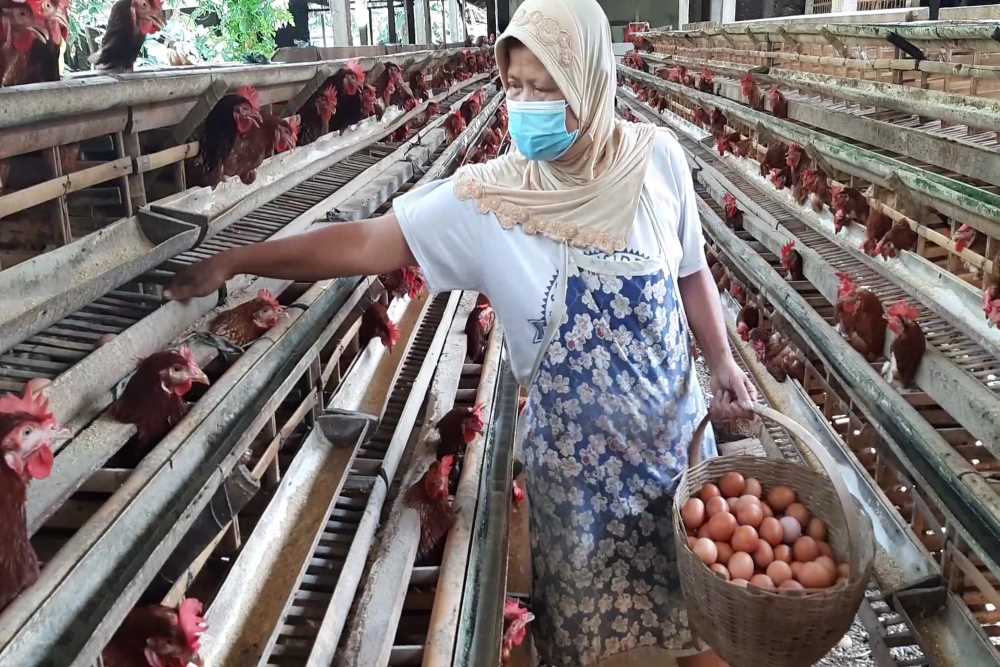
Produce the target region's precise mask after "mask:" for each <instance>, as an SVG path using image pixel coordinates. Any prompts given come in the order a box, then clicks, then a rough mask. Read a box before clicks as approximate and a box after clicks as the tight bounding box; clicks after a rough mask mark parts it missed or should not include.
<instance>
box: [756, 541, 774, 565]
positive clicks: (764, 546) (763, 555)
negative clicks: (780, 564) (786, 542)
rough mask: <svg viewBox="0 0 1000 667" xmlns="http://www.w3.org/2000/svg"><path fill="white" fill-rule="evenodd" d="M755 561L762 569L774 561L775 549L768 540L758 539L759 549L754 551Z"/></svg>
mask: <svg viewBox="0 0 1000 667" xmlns="http://www.w3.org/2000/svg"><path fill="white" fill-rule="evenodd" d="M753 562H755V563H757V567H759V568H760V569H762V570H765V569H767V566H768V565H770V564H771V563H773V562H774V549H772V548H771V545H770V544H768V543H767V541H766V540H757V551H754V552H753Z"/></svg>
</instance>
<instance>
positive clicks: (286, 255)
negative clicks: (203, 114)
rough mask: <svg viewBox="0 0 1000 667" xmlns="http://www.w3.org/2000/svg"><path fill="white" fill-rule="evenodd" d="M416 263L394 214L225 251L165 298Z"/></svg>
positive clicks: (182, 274)
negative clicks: (236, 284) (246, 282)
mask: <svg viewBox="0 0 1000 667" xmlns="http://www.w3.org/2000/svg"><path fill="white" fill-rule="evenodd" d="M413 264H416V260H414V258H413V253H411V252H410V247H409V246H408V245H407V243H406V239H405V238H404V237H403V232H402V230H400V228H399V221H398V220H396V216H395V214H393V213H389V214H387V215H383V216H382V217H380V218H374V219H372V220H365V221H362V222H346V223H338V224H331V225H328V226H325V227H323V228H322V229H317V230H314V231H310V232H305V233H304V234H297V235H295V236H289V237H287V238H283V239H279V240H276V241H265V242H263V243H254V244H252V245H248V246H243V247H240V248H232V249H230V250H225V251H223V252H221V253H219V254H217V255H215V256H214V257H210V258H208V259H205V260H202V261H200V262H198V263H197V264H193V265H191V266H189V267H187V268H185V269H182V270H181V271H179V272H178V273H177V275H176V276H174V279H173V280H172V281H171V282H170V284H169V285H168V286H167V289H166V291H165V293H164V295H165V296H166V297H167V298H168V299H177V300H179V301H186V300H187V299H190V298H193V297H198V296H206V295H208V294H211V293H212V292H214V291H216V290H217V289H219V288H220V287H221V286H222V285H223V284H224V283H225V282H226V280H228V279H229V278H232V277H233V276H235V275H238V274H241V273H248V274H251V275H255V276H262V277H264V278H279V279H284V280H296V281H303V282H312V281H316V280H325V279H328V278H339V277H341V276H359V275H374V274H379V273H388V272H389V271H395V270H396V269H398V268H400V267H401V266H405V265H413Z"/></svg>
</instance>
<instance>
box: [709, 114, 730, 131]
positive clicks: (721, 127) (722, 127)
mask: <svg viewBox="0 0 1000 667" xmlns="http://www.w3.org/2000/svg"><path fill="white" fill-rule="evenodd" d="M728 122H729V121H728V120H727V119H726V116H725V115H724V114H723V113H722V112H721V111H719V108H718V107H715V108H714V109H712V118H711V130H712V136H715V137H717V136H719V135H720V134H722V133H724V132H725V131H726V124H727V123H728Z"/></svg>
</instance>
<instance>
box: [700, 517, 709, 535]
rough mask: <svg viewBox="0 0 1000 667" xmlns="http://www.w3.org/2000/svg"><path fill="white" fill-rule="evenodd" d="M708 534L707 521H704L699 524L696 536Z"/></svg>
mask: <svg viewBox="0 0 1000 667" xmlns="http://www.w3.org/2000/svg"><path fill="white" fill-rule="evenodd" d="M708 535H709V533H708V522H707V521H706V522H705V523H703V524H701V527H700V528H699V529H698V537H708Z"/></svg>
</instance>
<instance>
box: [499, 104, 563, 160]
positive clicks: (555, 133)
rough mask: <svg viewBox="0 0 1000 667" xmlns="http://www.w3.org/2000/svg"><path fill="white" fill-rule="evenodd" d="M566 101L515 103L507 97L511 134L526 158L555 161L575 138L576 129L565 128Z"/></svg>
mask: <svg viewBox="0 0 1000 667" xmlns="http://www.w3.org/2000/svg"><path fill="white" fill-rule="evenodd" d="M567 106H568V105H567V104H566V102H565V100H556V101H554V102H548V101H546V102H518V101H516V100H507V112H508V117H509V121H510V122H509V128H510V137H511V139H513V140H514V143H515V144H517V150H519V151H520V152H521V155H523V156H524V157H526V158H528V159H529V160H543V161H548V160H556V159H558V158H560V157H561V156H562V155H563V154H564V153H565V152H566V151H568V150H569V147H570V146H572V145H573V142H574V141H576V137H577V135H578V134H579V133H580V131H579V130H575V131H573V132H568V131H566V107H567Z"/></svg>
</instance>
